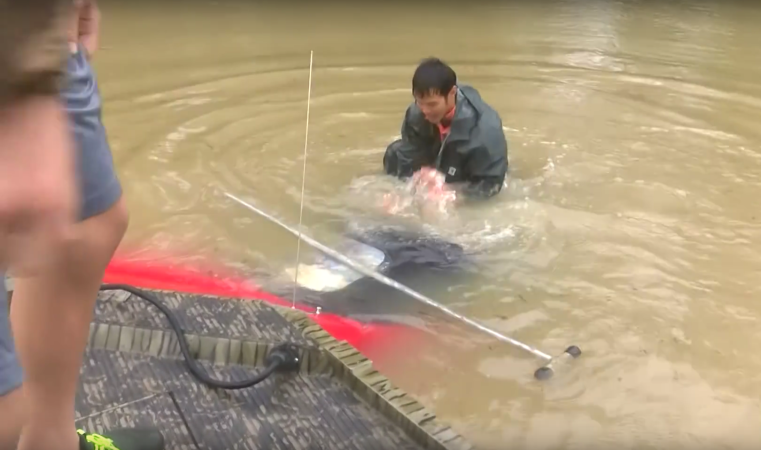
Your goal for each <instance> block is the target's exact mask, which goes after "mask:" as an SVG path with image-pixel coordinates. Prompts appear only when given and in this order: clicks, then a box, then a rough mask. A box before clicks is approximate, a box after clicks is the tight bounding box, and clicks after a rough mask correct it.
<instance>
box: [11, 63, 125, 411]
mask: <svg viewBox="0 0 761 450" xmlns="http://www.w3.org/2000/svg"><path fill="white" fill-rule="evenodd" d="M68 77H69V78H68V80H67V85H66V87H65V88H64V91H63V92H62V99H63V100H64V102H65V104H66V108H67V110H68V112H69V120H70V122H71V127H72V131H73V133H74V137H75V143H76V145H77V150H78V151H77V156H78V161H77V167H78V177H79V186H80V193H81V196H82V209H81V211H80V219H81V220H85V219H87V218H90V217H93V216H96V215H98V214H101V213H103V212H105V211H106V210H108V209H109V208H110V207H111V206H113V205H114V204H115V203H116V201H117V200H119V198H120V197H121V195H122V188H121V183H119V179H118V178H117V176H116V172H115V171H114V162H113V158H112V156H111V148H110V146H109V145H108V139H107V137H106V131H105V129H104V127H103V124H102V122H101V98H100V93H99V91H98V85H97V83H96V81H95V73H94V72H93V70H92V67H91V66H90V63H89V61H87V58H86V57H85V55H84V53H83V52H81V51H80V52H78V53H77V54H74V55H71V57H70V58H69V65H68ZM4 278H5V277H4V276H3V274H2V273H0V280H2V279H4ZM21 381H22V371H21V367H20V366H19V363H18V360H17V358H16V352H15V350H14V343H13V338H12V336H11V332H10V322H9V320H8V301H7V295H6V290H5V286H4V284H3V283H0V396H2V395H5V394H7V393H9V392H10V391H12V390H14V389H16V388H17V387H19V386H20V385H21Z"/></svg>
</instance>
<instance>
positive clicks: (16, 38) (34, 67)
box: [0, 0, 73, 108]
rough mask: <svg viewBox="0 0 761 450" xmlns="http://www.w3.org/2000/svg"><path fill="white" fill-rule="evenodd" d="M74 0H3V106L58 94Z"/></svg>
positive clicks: (0, 49)
mask: <svg viewBox="0 0 761 450" xmlns="http://www.w3.org/2000/svg"><path fill="white" fill-rule="evenodd" d="M72 11H73V0H0V108H4V107H6V106H8V105H9V104H11V103H13V102H14V101H17V100H21V99H25V98H28V97H32V96H40V95H42V96H57V95H58V93H59V87H60V83H61V80H62V79H63V75H64V71H65V68H66V58H67V57H68V50H67V48H68V47H67V31H68V28H69V21H70V19H71V13H72Z"/></svg>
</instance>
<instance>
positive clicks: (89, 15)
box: [69, 0, 100, 57]
mask: <svg viewBox="0 0 761 450" xmlns="http://www.w3.org/2000/svg"><path fill="white" fill-rule="evenodd" d="M75 6H76V7H75V11H76V13H75V14H76V17H75V18H74V19H73V23H72V29H71V32H70V35H69V40H70V41H71V42H70V43H71V44H72V45H73V46H74V48H76V45H77V44H82V46H83V47H84V48H85V51H86V52H87V56H88V57H92V55H93V54H94V53H95V51H96V50H97V49H98V38H99V36H100V10H99V9H98V5H97V4H96V3H95V0H76V1H75Z"/></svg>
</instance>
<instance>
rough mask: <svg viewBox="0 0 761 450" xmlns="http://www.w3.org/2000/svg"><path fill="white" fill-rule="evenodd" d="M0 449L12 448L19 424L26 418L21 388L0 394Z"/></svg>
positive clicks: (17, 434) (16, 439)
mask: <svg viewBox="0 0 761 450" xmlns="http://www.w3.org/2000/svg"><path fill="white" fill-rule="evenodd" d="M0 411H2V412H3V420H0V450H14V449H15V448H16V444H17V443H18V438H19V434H20V432H21V426H22V425H23V423H24V419H25V418H26V411H25V409H24V403H23V397H22V393H21V389H16V390H14V391H11V392H9V393H8V394H5V395H3V396H0Z"/></svg>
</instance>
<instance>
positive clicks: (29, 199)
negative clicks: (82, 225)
mask: <svg viewBox="0 0 761 450" xmlns="http://www.w3.org/2000/svg"><path fill="white" fill-rule="evenodd" d="M77 192H78V191H77V189H76V185H75V165H74V152H73V142H72V136H71V134H70V131H69V127H68V121H67V117H66V113H65V111H64V109H63V107H62V105H61V104H60V102H59V100H58V98H57V97H54V96H50V97H36V98H30V99H25V100H19V101H18V102H16V103H14V104H12V105H9V106H7V107H6V108H5V109H2V110H0V271H2V270H5V269H8V268H10V270H11V271H12V272H13V273H14V275H16V274H19V275H23V274H29V273H32V272H36V271H39V270H41V269H43V268H45V266H46V265H48V264H50V263H52V262H54V261H55V260H56V258H57V256H58V255H59V254H60V251H61V250H63V249H64V246H65V245H66V244H68V242H69V241H70V239H73V234H72V233H73V225H74V222H75V219H76V212H77V206H78V198H77Z"/></svg>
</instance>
